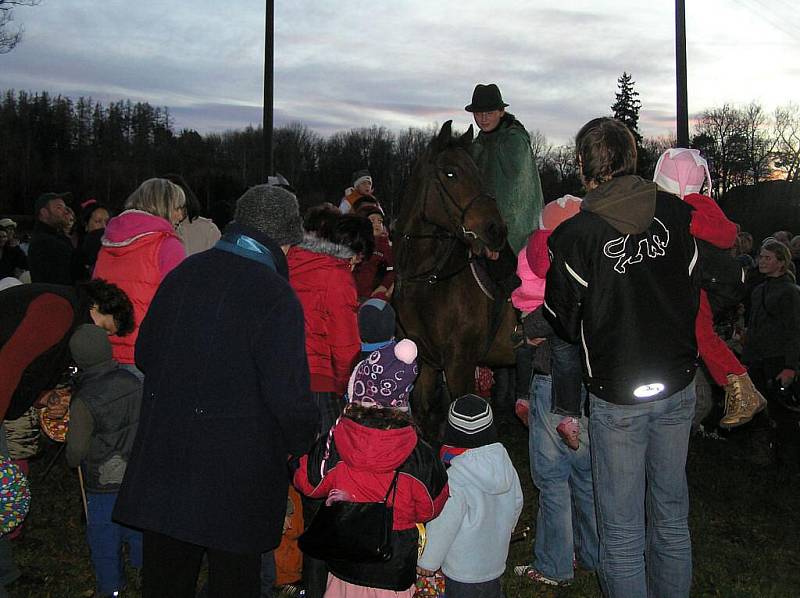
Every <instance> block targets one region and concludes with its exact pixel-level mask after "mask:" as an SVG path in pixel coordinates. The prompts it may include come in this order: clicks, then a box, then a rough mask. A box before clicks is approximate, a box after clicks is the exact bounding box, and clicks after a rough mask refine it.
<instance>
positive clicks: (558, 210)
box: [539, 195, 583, 230]
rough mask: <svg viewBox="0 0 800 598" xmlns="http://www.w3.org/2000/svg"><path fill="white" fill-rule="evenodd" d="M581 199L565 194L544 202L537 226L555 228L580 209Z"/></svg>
mask: <svg viewBox="0 0 800 598" xmlns="http://www.w3.org/2000/svg"><path fill="white" fill-rule="evenodd" d="M582 201H583V200H582V199H581V198H580V197H575V196H574V195H565V196H564V197H559V198H558V199H556V200H554V201H551V202H550V203H548V204H546V205H545V206H544V208H543V209H542V213H541V214H540V215H539V228H541V229H542V230H555V228H556V227H557V226H558V225H559V224H561V223H562V222H564V221H565V220H567V219H569V218H572V217H573V216H574V215H575V214H577V213H578V212H580V211H581V202H582Z"/></svg>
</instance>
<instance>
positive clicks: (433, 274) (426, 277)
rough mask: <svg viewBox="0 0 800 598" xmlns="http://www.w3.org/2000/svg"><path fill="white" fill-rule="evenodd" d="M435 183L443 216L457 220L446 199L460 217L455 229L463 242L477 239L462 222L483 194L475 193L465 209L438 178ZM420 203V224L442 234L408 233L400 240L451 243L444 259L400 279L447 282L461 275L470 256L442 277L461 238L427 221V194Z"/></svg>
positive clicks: (467, 265) (403, 234) (429, 282)
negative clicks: (462, 263)
mask: <svg viewBox="0 0 800 598" xmlns="http://www.w3.org/2000/svg"><path fill="white" fill-rule="evenodd" d="M435 183H436V185H437V191H438V193H437V195H438V197H439V200H440V203H441V205H442V208H443V209H444V212H445V214H447V215H448V216H449V217H453V218H458V216H456V215H455V214H452V212H451V210H450V209H448V207H447V205H448V202H447V201H445V198H447V200H449V203H450V204H452V205H453V208H455V210H456V212H458V213H459V215H460V218H458V224H457V227H458V228H460V229H461V234H462V236H463V242H466V240H467V238H468V237H470V236H471V237H473V238H475V239H477V238H478V235H476V234H475V233H474V232H473V231H471V230H468V229H467V227H466V226H465V225H464V222H465V220H466V218H467V213H468V212H469V210H470V209H471V208H472V206H473V204H474V203H475V202H476V201H477V200H478V198H480V197H481V196H484V194H483V193H477V194H476V195H474V196H473V197H472V198H471V199H470V200H469V201H468V202H467V205H466V207H464V208H462V207H461V206H460V205H458V202H456V200H455V198H454V197H453V195H452V194H451V193H450V192H449V191H448V190H447V187H445V186H444V184H443V183H442V182H441V181H440V180H439V177H438V176H437V177H436V179H435ZM429 184H430V183H429ZM486 197H488V196H486ZM422 201H423V204H422V218H421V220H422V222H424V223H425V224H429V225H431V226H432V227H434V229H436V230H439V231H442V232H434V233H429V234H414V235H412V234H409V233H401V236H402V238H403V239H404V240H407V241H411V240H416V239H436V240H448V241H451V243H450V245H449V247H448V248H447V252H446V253H445V255H444V259H442V260H439V261H438V262H437V263H436V264H435V265H434V266H433V267H432V268H429V269H428V270H425V271H424V272H420V273H418V274H414V275H412V276H408V277H402V278H403V281H404V282H427V283H428V284H431V285H434V284H436V283H439V282H443V281H445V280H449V279H451V278H453V277H455V276H457V275H459V274H461V272H463V271H464V270H465V269H466V268H467V267H469V264H470V262H471V261H472V256H469V257H468V258H467V261H466V263H465V264H464V265H462V266H460V267H459V268H457V269H456V270H454V271H452V272H448V273H447V274H445V275H442V270H444V267H445V266H446V265H447V262H448V261H449V260H450V258H451V256H452V255H453V251H454V250H455V248H456V246H457V244H458V243H461V242H462V237H459V235H457V234H454V233H451V232H450V231H447V230H444V229H443V228H442V227H441V226H440V225H438V224H436V223H435V222H431V221H430V220H428V218H427V217H426V213H427V210H426V208H427V202H428V194H427V193H425V194H423V200H422Z"/></svg>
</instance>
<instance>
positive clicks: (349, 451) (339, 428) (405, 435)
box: [333, 417, 417, 473]
mask: <svg viewBox="0 0 800 598" xmlns="http://www.w3.org/2000/svg"><path fill="white" fill-rule="evenodd" d="M333 436H334V439H335V440H336V449H337V450H338V451H339V456H340V457H341V458H342V461H344V462H345V463H347V465H348V466H349V467H352V468H353V469H364V470H369V471H374V472H376V473H377V472H387V471H392V470H394V469H397V468H398V467H399V466H400V465H402V464H403V462H404V461H405V460H406V459H407V458H408V456H409V455H410V454H411V451H413V450H414V447H415V446H417V433H416V432H415V431H414V428H413V426H411V425H408V426H405V427H404V428H396V429H393V430H379V429H377V428H370V427H367V426H365V425H362V424H360V423H358V422H356V421H353V420H352V419H349V418H346V417H343V418H342V419H341V420H340V421H339V423H338V424H337V425H336V428H335V429H334V432H333Z"/></svg>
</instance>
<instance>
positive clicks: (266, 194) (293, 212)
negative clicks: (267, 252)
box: [233, 185, 303, 245]
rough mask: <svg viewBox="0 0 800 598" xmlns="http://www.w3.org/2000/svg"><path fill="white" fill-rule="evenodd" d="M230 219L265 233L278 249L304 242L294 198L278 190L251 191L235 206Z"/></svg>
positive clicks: (258, 187)
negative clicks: (280, 246) (282, 246)
mask: <svg viewBox="0 0 800 598" xmlns="http://www.w3.org/2000/svg"><path fill="white" fill-rule="evenodd" d="M233 219H234V221H236V222H237V223H238V224H242V225H244V226H249V227H250V228H254V229H255V230H257V231H258V232H260V233H264V234H265V235H267V236H268V237H269V238H270V239H272V240H273V241H275V243H277V244H278V245H295V244H297V243H299V242H300V241H302V240H303V227H302V220H301V219H300V208H299V207H298V205H297V198H296V197H295V196H294V195H292V194H291V193H289V192H288V191H286V189H281V188H280V187H274V186H272V185H256V186H255V187H250V188H249V189H248V190H247V191H245V192H244V195H242V196H241V197H240V198H239V200H238V201H237V202H236V211H235V213H234V215H233Z"/></svg>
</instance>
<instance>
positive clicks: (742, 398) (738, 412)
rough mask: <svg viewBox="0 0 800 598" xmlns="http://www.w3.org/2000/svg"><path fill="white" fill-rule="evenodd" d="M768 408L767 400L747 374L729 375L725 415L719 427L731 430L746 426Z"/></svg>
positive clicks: (726, 387)
mask: <svg viewBox="0 0 800 598" xmlns="http://www.w3.org/2000/svg"><path fill="white" fill-rule="evenodd" d="M766 406H767V400H766V399H765V398H764V397H763V396H762V395H761V393H760V392H758V391H757V390H756V387H755V386H753V381H752V380H751V379H750V376H748V375H747V373H744V374H742V375H736V374H728V383H727V384H726V385H725V415H724V416H723V418H722V419H721V420H720V422H719V425H720V427H721V428H725V429H730V428H735V427H737V426H741V425H742V424H746V423H747V422H749V421H750V420H751V419H753V416H754V415H755V414H756V413H759V412H760V411H762V410H763V409H764V407H766Z"/></svg>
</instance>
